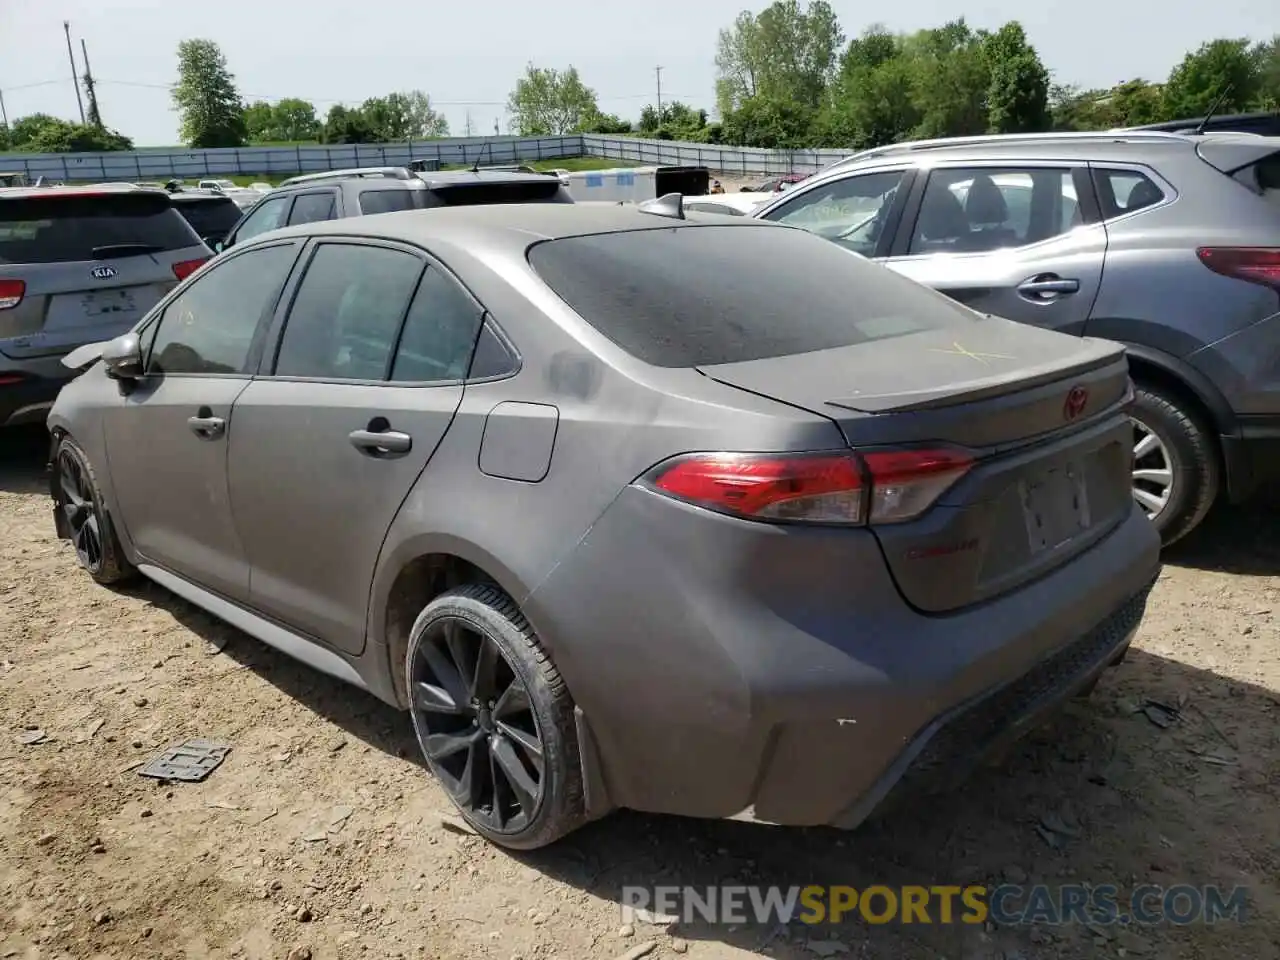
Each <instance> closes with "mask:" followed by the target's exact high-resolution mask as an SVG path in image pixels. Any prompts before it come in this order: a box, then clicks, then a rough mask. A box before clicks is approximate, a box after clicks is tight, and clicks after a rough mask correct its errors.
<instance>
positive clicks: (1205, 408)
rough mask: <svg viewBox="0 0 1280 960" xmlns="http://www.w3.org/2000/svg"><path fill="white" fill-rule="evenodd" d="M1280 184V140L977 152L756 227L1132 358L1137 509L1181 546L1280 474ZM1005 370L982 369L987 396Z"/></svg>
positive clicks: (848, 166) (837, 175) (1090, 142)
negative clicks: (1211, 513) (1219, 502)
mask: <svg viewBox="0 0 1280 960" xmlns="http://www.w3.org/2000/svg"><path fill="white" fill-rule="evenodd" d="M1278 187H1280V138H1276V137H1259V136H1254V135H1247V134H1229V133H1228V134H1209V135H1203V136H1192V135H1186V134H1178V133H1167V132H1153V131H1119V132H1111V133H1100V134H1044V135H1028V136H1012V137H975V138H961V139H953V140H937V141H924V142H916V143H904V144H898V145H895V146H892V147H886V148H883V149H878V150H873V151H868V152H866V153H862V154H858V155H855V156H853V157H850V158H848V159H847V160H844V161H841V162H839V163H837V164H835V165H833V166H831V167H829V168H828V169H826V170H825V171H822V172H821V173H819V174H817V175H815V176H814V177H813V178H811V179H809V180H806V181H804V182H803V183H802V184H798V185H796V186H795V187H793V188H792V189H791V190H789V191H787V192H786V193H784V194H780V195H779V196H778V198H777V199H776V200H774V201H773V202H771V203H769V204H767V205H766V206H764V207H761V208H760V209H758V210H757V211H755V212H754V213H753V214H752V215H753V216H756V217H761V218H764V219H766V220H776V221H779V222H781V223H786V224H790V225H792V226H799V227H804V228H806V229H808V230H811V231H813V232H815V233H817V234H819V235H821V236H823V237H826V238H828V239H830V240H833V241H835V242H836V243H838V244H840V245H841V246H844V247H846V248H847V249H850V250H853V251H856V252H857V253H860V254H863V255H864V256H867V257H872V258H875V259H878V260H881V261H882V262H883V263H884V264H885V265H886V266H888V267H891V268H892V269H893V270H895V271H897V272H898V273H902V274H905V275H906V276H908V277H911V278H912V279H914V280H918V281H920V282H921V283H924V284H927V285H929V286H931V287H933V288H934V289H936V290H939V291H941V292H943V293H945V294H947V295H948V296H950V297H952V298H954V299H956V300H959V301H961V302H962V303H965V304H968V305H969V306H971V307H974V308H975V309H978V310H981V311H984V312H987V313H993V314H998V315H1000V316H1004V317H1008V318H1010V319H1013V320H1018V321H1022V322H1025V323H1031V324H1035V325H1037V326H1042V327H1048V328H1051V329H1054V330H1059V331H1062V332H1066V333H1072V334H1077V335H1088V336H1090V337H1104V338H1108V339H1111V340H1116V341H1119V342H1120V343H1123V344H1125V346H1126V347H1127V348H1128V353H1129V363H1130V369H1131V372H1132V376H1133V379H1134V382H1135V386H1136V388H1137V400H1136V404H1135V407H1134V411H1133V420H1134V464H1133V496H1134V499H1135V500H1137V502H1138V503H1139V504H1140V505H1141V506H1142V507H1143V509H1144V510H1145V511H1146V512H1147V514H1148V515H1149V516H1150V517H1151V518H1152V520H1154V522H1155V523H1156V526H1157V527H1158V528H1159V530H1160V532H1161V535H1162V538H1163V540H1164V542H1165V543H1171V542H1173V541H1174V540H1177V539H1178V538H1179V537H1182V536H1183V535H1185V534H1186V533H1188V532H1189V531H1190V530H1191V529H1192V528H1194V527H1195V526H1196V525H1197V524H1198V523H1199V522H1200V521H1201V519H1202V518H1203V517H1204V515H1205V513H1206V512H1207V511H1208V509H1209V507H1210V506H1211V505H1212V503H1213V502H1214V500H1215V499H1216V498H1217V496H1218V495H1219V492H1220V491H1225V493H1226V495H1227V496H1228V497H1229V498H1230V499H1231V500H1233V501H1239V500H1242V499H1244V498H1245V497H1246V496H1248V495H1249V494H1251V493H1253V492H1254V491H1255V490H1256V489H1257V488H1258V487H1259V486H1260V484H1261V483H1262V482H1263V481H1267V480H1270V479H1273V478H1275V477H1277V476H1280V374H1277V369H1280V367H1278V363H1280V204H1277V202H1276V200H1277V196H1276V193H1275V191H1276V189H1277V188H1278ZM997 352H998V351H997ZM992 359H993V358H991V357H985V356H981V355H975V356H973V357H972V365H973V374H974V378H975V380H981V379H982V378H983V377H984V376H987V375H988V362H989V361H990V360H992ZM920 362H922V363H923V362H927V361H926V359H925V358H921V361H920Z"/></svg>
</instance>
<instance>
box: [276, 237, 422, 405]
mask: <svg viewBox="0 0 1280 960" xmlns="http://www.w3.org/2000/svg"><path fill="white" fill-rule="evenodd" d="M421 274H422V261H421V260H420V259H418V258H417V257H415V256H413V255H412V254H409V253H405V252H403V251H400V250H391V249H388V248H386V247H373V246H360V245H356V244H343V243H324V244H321V245H320V246H319V247H318V248H317V249H316V252H315V255H314V256H313V257H312V258H311V263H310V264H309V265H308V267H307V272H306V274H305V275H304V276H303V278H302V282H301V283H300V284H299V285H298V292H297V294H296V295H295V296H294V298H293V305H292V306H291V307H290V308H289V318H288V320H287V321H286V322H285V328H284V337H283V338H282V339H281V341H280V351H279V354H278V355H277V357H276V366H275V373H276V376H281V377H320V378H326V379H341V380H382V379H385V378H386V376H387V370H388V367H389V366H390V364H391V354H392V351H393V350H394V349H395V344H396V337H397V336H398V335H399V333H400V323H401V321H402V320H403V319H404V316H405V312H406V311H407V310H408V307H409V299H410V297H412V296H413V291H414V288H415V287H416V286H417V283H418V277H419V276H420V275H421Z"/></svg>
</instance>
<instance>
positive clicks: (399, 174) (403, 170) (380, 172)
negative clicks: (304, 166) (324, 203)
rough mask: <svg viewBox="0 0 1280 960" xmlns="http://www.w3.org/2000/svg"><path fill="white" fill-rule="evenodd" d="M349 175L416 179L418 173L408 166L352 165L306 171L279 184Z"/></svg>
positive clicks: (283, 185) (339, 178)
mask: <svg viewBox="0 0 1280 960" xmlns="http://www.w3.org/2000/svg"><path fill="white" fill-rule="evenodd" d="M349 177H384V178H387V179H390V180H416V179H418V175H417V174H416V173H414V172H413V171H412V170H410V169H409V168H408V167H351V168H349V169H346V170H326V171H324V172H323V173H304V174H301V175H299V176H296V177H290V178H289V179H288V180H282V181H280V183H279V184H278V185H279V186H281V187H291V186H293V185H294V184H297V183H312V182H314V181H316V180H345V179H347V178H349Z"/></svg>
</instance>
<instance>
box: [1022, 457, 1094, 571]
mask: <svg viewBox="0 0 1280 960" xmlns="http://www.w3.org/2000/svg"><path fill="white" fill-rule="evenodd" d="M1020 492H1021V494H1022V513H1023V516H1024V518H1025V519H1026V522H1027V539H1028V540H1029V541H1030V544H1031V552H1032V553H1039V552H1040V551H1042V550H1052V549H1053V548H1054V547H1058V546H1061V545H1062V544H1064V543H1066V542H1067V541H1068V540H1071V539H1072V538H1073V537H1075V536H1076V534H1078V533H1080V532H1081V531H1083V530H1087V529H1089V526H1090V524H1091V520H1090V516H1089V498H1088V496H1087V489H1086V487H1085V483H1084V473H1083V471H1082V470H1081V469H1080V468H1079V467H1078V466H1075V465H1071V466H1067V467H1063V468H1061V469H1058V470H1050V471H1048V472H1047V473H1044V474H1041V475H1040V476H1039V477H1037V478H1035V479H1034V480H1029V481H1024V482H1023V483H1022V484H1021V490H1020Z"/></svg>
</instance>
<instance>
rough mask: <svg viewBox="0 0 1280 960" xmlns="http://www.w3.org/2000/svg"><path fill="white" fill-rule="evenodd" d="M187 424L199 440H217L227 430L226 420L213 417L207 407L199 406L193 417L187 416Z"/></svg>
mask: <svg viewBox="0 0 1280 960" xmlns="http://www.w3.org/2000/svg"><path fill="white" fill-rule="evenodd" d="M187 426H188V427H190V428H191V432H192V433H194V434H195V435H196V436H197V437H199V438H200V439H201V440H217V439H218V438H219V437H220V436H222V435H223V434H224V433H226V431H227V421H226V420H224V419H223V418H222V417H215V416H214V415H213V414H212V412H210V410H209V408H208V407H201V408H200V410H199V411H198V412H197V413H196V415H195V416H194V417H187Z"/></svg>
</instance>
